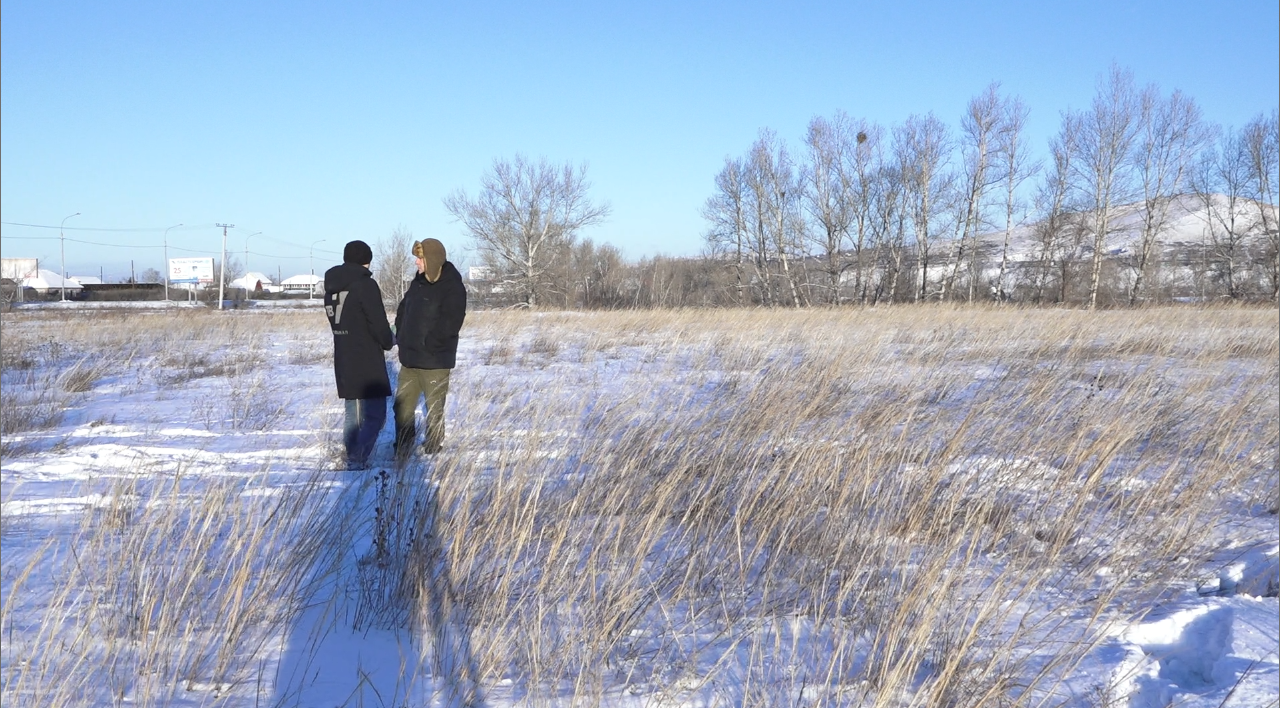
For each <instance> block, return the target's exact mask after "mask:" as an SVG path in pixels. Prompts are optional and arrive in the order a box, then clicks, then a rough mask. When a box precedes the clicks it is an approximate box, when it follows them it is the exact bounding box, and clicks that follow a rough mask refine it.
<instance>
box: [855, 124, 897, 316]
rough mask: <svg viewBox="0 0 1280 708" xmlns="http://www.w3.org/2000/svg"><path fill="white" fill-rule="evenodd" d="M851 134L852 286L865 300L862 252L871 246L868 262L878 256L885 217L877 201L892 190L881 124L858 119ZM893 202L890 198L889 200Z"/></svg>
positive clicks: (860, 299) (863, 301)
mask: <svg viewBox="0 0 1280 708" xmlns="http://www.w3.org/2000/svg"><path fill="white" fill-rule="evenodd" d="M857 129H858V130H857V133H856V134H855V135H854V142H855V147H854V150H853V164H852V166H851V167H850V168H849V169H848V170H846V174H847V175H848V176H849V177H850V178H851V179H852V180H853V186H852V188H851V191H852V197H851V198H852V200H853V224H852V228H853V235H852V240H853V258H854V262H853V268H854V271H853V289H854V292H855V293H857V297H858V302H861V303H864V304H865V303H866V302H867V290H868V288H869V280H870V279H869V278H868V275H867V263H866V258H865V254H866V251H867V249H869V248H870V249H872V251H873V257H872V259H871V264H872V266H873V267H874V266H875V265H876V264H877V263H878V262H879V256H880V251H881V247H882V244H883V243H884V236H885V232H886V229H887V223H888V222H887V220H886V219H885V218H883V217H879V216H878V215H879V206H878V205H879V204H880V202H881V201H882V200H884V197H886V195H889V194H890V193H891V192H892V188H891V185H890V183H889V182H890V181H889V180H888V179H887V170H886V169H885V164H884V140H883V131H882V130H881V129H880V126H878V125H873V124H868V123H866V122H863V121H859V123H858V125H857ZM884 201H889V202H892V201H893V199H892V198H890V199H888V200H884Z"/></svg>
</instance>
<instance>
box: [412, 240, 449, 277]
mask: <svg viewBox="0 0 1280 708" xmlns="http://www.w3.org/2000/svg"><path fill="white" fill-rule="evenodd" d="M413 257H414V258H421V259H422V265H423V270H422V274H423V275H425V276H426V277H427V282H429V283H434V282H436V281H437V280H439V279H440V272H441V270H442V269H443V268H444V262H445V252H444V244H443V243H440V242H439V241H437V240H435V239H433V238H426V239H423V240H421V241H418V242H417V243H415V244H413Z"/></svg>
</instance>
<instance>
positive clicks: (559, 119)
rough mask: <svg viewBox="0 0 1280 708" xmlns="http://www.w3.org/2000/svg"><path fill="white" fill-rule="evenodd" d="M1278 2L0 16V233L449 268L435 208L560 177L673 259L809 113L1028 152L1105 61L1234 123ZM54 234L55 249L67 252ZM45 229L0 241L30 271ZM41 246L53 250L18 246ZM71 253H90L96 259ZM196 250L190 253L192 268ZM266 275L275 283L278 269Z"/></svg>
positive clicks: (1270, 87) (1275, 48) (1274, 49)
mask: <svg viewBox="0 0 1280 708" xmlns="http://www.w3.org/2000/svg"><path fill="white" fill-rule="evenodd" d="M1278 6H1280V3H1277V2H1276V0H1219V1H1218V2H1213V3H1208V2H1194V3H1193V2H1182V1H1178V0H1175V1H1161V2H1156V1H1155V0H1141V1H1138V2H1124V1H1118V0H1106V1H1105V2H1102V1H1095V0H1088V1H1086V2H1066V3H1048V2H968V3H962V2H911V1H905V2H877V3H857V2H805V1H803V0H801V1H799V2H797V1H795V0H792V1H791V2H769V3H727V2H720V3H710V2H708V3H698V2H690V1H688V0H685V1H683V2H666V1H665V0H658V1H649V2H643V3H625V4H624V3H601V2H581V3H571V2H533V3H531V2H495V3H484V2H477V3H439V2H404V3H378V2H360V3H356V2H350V3H335V2H241V1H239V0H232V1H229V2H216V3H215V2H170V1H164V2H134V1H131V0H120V1H116V2H107V3H102V2H69V1H62V0H39V1H37V0H5V1H4V3H3V4H0V214H2V220H3V221H5V222H16V223H21V224H39V225H52V226H55V227H56V226H57V225H58V224H59V223H60V222H61V221H62V219H63V217H65V216H67V215H68V214H72V213H74V212H80V213H81V216H78V217H75V218H73V219H70V220H68V221H67V223H66V225H67V227H68V230H67V231H66V235H67V238H68V239H75V240H76V241H75V242H72V241H69V242H68V244H67V269H68V270H69V271H71V272H72V273H73V274H77V273H83V274H96V273H97V272H98V270H99V267H101V268H103V270H104V271H105V273H106V275H107V277H108V278H109V279H113V278H118V277H121V276H127V275H128V273H129V260H130V259H133V260H134V261H135V264H136V267H137V269H138V271H139V272H141V271H142V270H143V269H144V268H147V267H154V268H157V269H161V268H162V267H163V264H162V255H161V250H160V248H159V246H160V244H161V240H162V233H163V231H164V228H165V227H166V226H170V225H173V224H177V223H183V224H186V226H184V227H183V228H179V229H174V230H172V231H170V232H169V242H170V244H171V245H172V246H181V247H183V248H187V249H190V251H185V252H182V251H177V250H174V251H171V253H170V256H171V257H178V256H184V255H201V254H213V253H215V252H216V251H217V249H218V248H219V244H220V241H221V231H220V230H219V229H216V228H215V227H213V224H214V223H215V222H230V223H234V224H236V225H237V228H236V229H235V230H233V231H232V232H231V235H230V237H229V239H228V248H229V249H230V250H231V251H233V252H235V253H236V254H237V255H238V256H239V257H240V258H243V251H244V248H245V241H246V236H247V235H248V234H251V233H254V232H259V231H260V232H262V233H261V235H258V236H254V237H253V238H252V239H250V240H249V244H248V245H249V250H250V252H251V254H250V257H249V265H250V266H251V267H252V268H253V269H254V270H263V271H267V272H269V273H271V274H272V275H274V274H275V272H276V269H277V266H279V268H280V269H281V270H282V271H283V273H284V275H285V276H286V277H287V276H288V275H290V274H294V273H299V272H306V271H307V269H308V268H309V267H310V266H309V261H308V254H309V249H310V248H311V247H312V244H313V243H315V242H316V241H317V240H319V239H324V241H322V242H320V243H319V244H315V246H314V249H315V258H316V265H315V268H316V270H317V272H319V271H320V270H322V266H323V267H328V266H329V265H331V264H332V263H333V262H336V260H337V259H338V253H339V251H340V249H341V246H342V244H343V243H345V242H346V241H348V240H350V239H353V238H362V239H364V240H366V241H369V242H370V243H373V242H375V241H377V240H378V239H380V238H383V237H385V236H387V235H388V234H389V233H390V232H391V230H392V229H394V228H395V227H396V226H397V225H398V224H403V225H404V226H405V227H407V228H408V229H410V230H412V231H413V233H414V235H415V237H417V238H425V237H427V236H434V237H437V238H440V239H441V240H442V241H444V242H445V244H446V245H447V246H449V247H450V253H451V256H453V257H454V258H453V260H455V261H459V262H462V263H465V262H466V261H467V260H468V258H467V251H468V243H467V242H466V239H465V238H464V236H463V232H462V229H461V227H460V226H459V225H458V224H457V223H455V222H454V221H453V220H452V218H451V217H450V216H449V214H448V213H447V212H446V211H445V210H444V208H443V206H442V204H441V200H442V198H443V197H444V196H445V195H447V194H448V193H449V192H451V191H452V190H454V189H456V188H463V189H466V190H467V191H468V192H470V193H472V194H474V193H475V191H476V189H477V186H478V184H479V180H480V176H481V174H482V173H483V172H484V171H485V170H486V169H487V168H488V167H489V165H490V164H491V163H492V161H493V160H494V158H510V157H513V156H514V155H515V154H516V153H518V152H519V153H524V154H526V155H528V156H530V157H533V158H538V157H546V158H548V159H550V160H552V161H555V162H565V161H571V162H574V163H581V162H585V163H587V165H588V174H589V178H590V180H591V181H592V183H593V184H594V186H593V188H592V195H593V196H594V197H595V198H596V199H598V200H601V201H607V202H609V203H610V204H611V206H612V208H613V213H612V216H611V217H610V219H609V220H608V222H606V223H605V224H603V225H601V226H598V227H595V228H593V229H592V230H590V231H589V232H586V233H585V234H584V235H585V236H588V237H591V238H592V239H594V240H596V241H597V242H608V243H612V244H614V245H616V246H618V247H620V248H622V249H623V251H624V253H625V254H626V255H627V256H628V257H631V258H636V257H640V256H646V255H653V254H656V253H665V254H668V255H690V254H694V253H697V252H698V251H699V250H700V249H701V247H702V233H703V231H704V229H705V224H704V222H703V221H702V218H701V216H700V215H699V209H700V207H701V205H702V203H703V202H704V201H705V200H706V198H707V197H708V196H709V195H710V193H711V190H712V186H713V178H714V176H715V174H716V172H717V171H718V170H719V169H720V167H721V166H722V164H723V161H724V158H725V157H726V156H729V155H734V156H736V155H740V154H742V153H744V152H745V151H746V150H747V149H748V148H749V147H750V145H751V143H752V141H753V140H754V139H755V138H756V136H757V133H758V132H759V130H760V129H761V128H765V127H768V128H771V129H773V130H775V131H777V133H778V134H779V135H780V136H782V137H783V138H785V139H786V140H788V141H791V142H792V144H793V146H794V145H796V144H797V143H798V140H799V138H800V136H801V135H802V134H803V131H804V127H805V125H806V123H807V122H808V121H809V119H810V118H812V117H813V116H815V115H826V116H829V115H831V114H832V113H834V112H835V111H836V110H844V111H847V112H848V113H849V114H851V115H852V116H854V117H864V118H867V119H870V120H874V121H877V122H880V123H881V124H884V125H890V124H893V123H896V122H899V121H901V120H903V119H904V118H906V117H907V116H908V115H910V114H913V113H926V112H929V111H932V112H934V113H935V114H936V115H938V116H939V117H940V118H942V119H943V120H945V121H947V122H948V123H950V124H951V125H952V126H956V125H958V122H959V120H958V119H959V116H960V114H961V111H962V110H963V108H964V105H965V103H966V102H967V101H968V100H969V98H971V97H972V96H974V95H976V94H977V93H979V92H980V91H982V90H983V89H984V88H985V87H986V86H987V84H989V83H990V82H992V81H999V82H1001V84H1002V87H1003V90H1004V91H1005V92H1006V93H1008V94H1016V95H1019V96H1021V97H1022V98H1023V100H1024V101H1025V102H1026V103H1027V104H1028V106H1029V107H1030V109H1031V119H1030V126H1029V128H1030V137H1031V139H1032V140H1033V142H1034V144H1035V145H1036V146H1037V148H1038V149H1041V150H1042V149H1043V145H1044V143H1045V141H1046V140H1047V138H1048V137H1049V136H1050V135H1051V134H1052V133H1053V132H1054V131H1056V129H1057V127H1058V123H1059V118H1060V113H1061V111H1063V110H1064V109H1068V108H1081V107H1084V106H1086V105H1087V104H1088V102H1089V100H1090V99H1091V97H1092V94H1093V89H1094V85H1095V82H1096V80H1097V79H1098V77H1099V76H1100V75H1101V74H1102V73H1103V72H1105V71H1106V70H1107V68H1108V66H1109V65H1110V64H1111V63H1112V62H1115V63H1117V64H1119V65H1120V66H1122V67H1125V68H1128V69H1131V70H1132V71H1133V73H1134V76H1135V79H1136V80H1137V82H1138V83H1139V84H1146V83H1155V84H1158V85H1159V86H1161V87H1162V88H1164V89H1165V90H1171V89H1173V88H1180V89H1182V90H1183V91H1184V92H1186V93H1187V94H1189V95H1191V96H1192V97H1194V98H1195V99H1196V100H1197V101H1198V102H1199V103H1200V104H1201V106H1202V108H1203V109H1204V113H1205V115H1206V117H1207V118H1208V119H1210V120H1212V121H1214V122H1217V123H1222V124H1226V125H1240V124H1242V123H1244V122H1245V121H1247V120H1248V119H1249V118H1251V117H1252V116H1253V115H1255V114H1257V113H1260V112H1267V113H1269V112H1270V111H1272V110H1274V109H1275V108H1276V107H1277V104H1278V103H1280V97H1278V92H1280V88H1278V87H1280V69H1278V66H1280V30H1278V29H1277V28H1278V27H1280V9H1278ZM72 227H74V230H72ZM57 236H58V231H57V229H56V228H55V229H35V228H31V227H27V226H14V225H12V224H9V223H6V224H4V225H2V226H0V244H2V246H3V253H4V255H5V256H7V257H39V258H41V260H42V264H46V265H48V266H49V267H51V268H52V269H53V270H57V267H58V258H59V255H58V241H57ZM33 237H36V238H45V239H48V238H50V237H52V238H53V240H33ZM80 241H88V242H93V243H94V244H113V245H111V246H99V245H93V244H89V243H79V242H80ZM197 252H198V253H197ZM286 257H287V258H286Z"/></svg>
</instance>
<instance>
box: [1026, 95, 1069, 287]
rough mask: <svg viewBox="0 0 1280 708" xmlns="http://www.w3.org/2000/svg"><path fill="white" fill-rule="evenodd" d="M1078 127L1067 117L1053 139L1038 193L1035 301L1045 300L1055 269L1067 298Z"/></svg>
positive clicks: (1059, 285) (1059, 283)
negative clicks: (1050, 278)
mask: <svg viewBox="0 0 1280 708" xmlns="http://www.w3.org/2000/svg"><path fill="white" fill-rule="evenodd" d="M1075 128H1076V124H1075V122H1074V121H1071V120H1066V119H1065V118H1064V120H1063V121H1062V127H1061V128H1060V129H1059V131H1058V135H1057V136H1055V137H1054V138H1053V139H1052V140H1051V141H1050V143H1049V152H1050V155H1051V157H1052V161H1051V163H1050V169H1049V170H1048V171H1047V172H1045V175H1044V179H1043V181H1042V182H1041V183H1040V186H1039V190H1038V193H1037V195H1036V201H1037V204H1038V208H1039V212H1040V214H1041V218H1040V220H1039V222H1037V223H1036V225H1035V231H1034V233H1035V238H1036V250H1037V257H1036V274H1035V282H1034V285H1033V287H1032V292H1033V299H1034V301H1035V302H1043V301H1044V299H1045V293H1046V291H1047V290H1048V285H1049V277H1050V275H1051V274H1053V273H1055V272H1057V273H1058V274H1059V282H1058V299H1059V300H1066V293H1067V289H1068V286H1069V283H1068V275H1069V272H1070V271H1069V265H1070V257H1069V251H1070V250H1072V249H1070V248H1069V246H1068V243H1069V241H1071V240H1073V239H1072V238H1071V233H1072V232H1073V231H1076V229H1075V219H1074V218H1073V216H1074V215H1073V214H1072V213H1071V212H1070V208H1069V205H1068V198H1069V196H1070V192H1071V180H1072V174H1073V170H1072V166H1071V159H1072V157H1073V156H1074V155H1075V154H1076V147H1075V141H1076V134H1075Z"/></svg>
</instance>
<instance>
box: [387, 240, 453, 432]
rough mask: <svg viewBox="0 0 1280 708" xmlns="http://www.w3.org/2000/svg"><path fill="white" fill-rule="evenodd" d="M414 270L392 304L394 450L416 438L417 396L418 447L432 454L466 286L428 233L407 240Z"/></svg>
mask: <svg viewBox="0 0 1280 708" xmlns="http://www.w3.org/2000/svg"><path fill="white" fill-rule="evenodd" d="M413 257H414V259H415V263H416V265H417V266H418V275H417V276H415V277H414V279H413V281H412V282H410V283H409V289H408V291H406V292H405V294H404V299H403V300H401V301H400V306H399V307H398V308H397V309H396V339H397V341H398V345H399V347H400V379H399V381H398V382H397V384H396V398H395V404H394V408H395V416H396V442H395V447H396V454H397V456H401V457H403V456H404V455H407V454H408V453H409V450H410V449H411V448H412V447H413V444H414V441H415V440H416V438H417V435H418V431H417V428H416V425H415V424H414V416H415V413H416V412H417V408H418V401H419V400H420V399H422V398H425V399H426V401H427V435H426V440H425V442H424V450H425V452H426V453H427V454H429V455H430V454H435V453H437V452H439V451H440V448H441V447H442V446H443V445H444V406H445V399H446V398H447V397H448V395H449V372H450V370H452V369H453V367H454V364H456V363H457V357H458V332H459V331H460V330H461V329H462V321H463V320H464V319H465V318H466V316H467V288H466V286H464V285H463V284H462V274H461V273H459V272H458V269H457V268H455V267H454V265H453V264H452V263H450V262H449V261H448V260H447V259H446V257H445V250H444V244H442V243H440V242H439V241H437V240H436V239H433V238H429V239H425V240H423V241H419V242H418V243H415V244H413Z"/></svg>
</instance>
